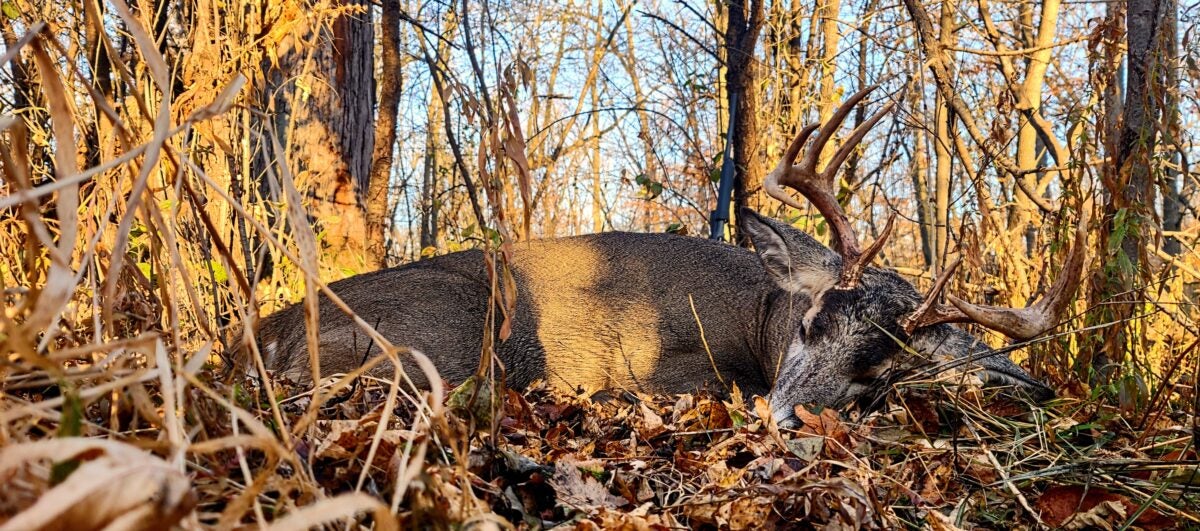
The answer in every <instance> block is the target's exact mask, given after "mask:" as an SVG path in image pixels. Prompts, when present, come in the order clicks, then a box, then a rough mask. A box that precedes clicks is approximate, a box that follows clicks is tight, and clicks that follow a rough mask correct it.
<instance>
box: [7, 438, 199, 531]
mask: <svg viewBox="0 0 1200 531" xmlns="http://www.w3.org/2000/svg"><path fill="white" fill-rule="evenodd" d="M72 460H79V461H82V464H80V465H79V467H78V468H77V469H76V470H75V471H74V472H72V473H71V474H70V475H69V476H67V477H66V479H65V480H63V481H62V482H61V483H59V484H57V485H55V486H53V487H51V488H48V490H45V491H42V492H36V493H32V494H35V495H37V496H38V497H37V501H36V502H34V503H33V505H31V506H29V507H27V508H25V509H24V510H22V511H21V512H20V513H18V514H16V515H14V516H13V517H12V518H10V519H8V520H7V521H6V522H4V523H3V525H0V530H3V531H10V530H11V531H16V530H32V529H139V530H140V529H166V528H169V527H171V526H173V525H175V524H176V523H178V522H179V521H180V520H182V519H183V517H184V516H187V514H188V513H190V512H191V511H192V508H193V507H195V505H196V495H195V493H193V492H192V489H191V484H190V481H189V479H188V477H187V476H185V475H184V474H183V473H181V472H180V471H179V470H178V469H176V468H174V467H172V466H170V465H168V464H167V463H166V462H165V461H163V460H162V459H159V458H158V457H155V456H153V455H151V454H149V453H146V452H144V451H142V450H139V449H137V448H134V447H132V446H129V445H127V444H124V443H120V442H116V441H108V440H93V439H83V438H64V439H50V440H44V441H38V442H32V443H25V444H18V445H14V446H10V447H8V448H5V449H4V450H0V481H3V485H2V486H0V489H3V491H4V492H5V493H6V495H15V494H16V493H17V491H20V490H22V489H25V488H28V487H29V486H30V485H36V486H40V487H48V486H49V485H50V481H49V475H50V473H51V470H52V467H51V466H49V465H50V464H51V463H63V462H69V461H72ZM114 485H120V486H121V488H113V486H114ZM26 494H29V493H26Z"/></svg>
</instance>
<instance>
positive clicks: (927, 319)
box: [900, 256, 971, 335]
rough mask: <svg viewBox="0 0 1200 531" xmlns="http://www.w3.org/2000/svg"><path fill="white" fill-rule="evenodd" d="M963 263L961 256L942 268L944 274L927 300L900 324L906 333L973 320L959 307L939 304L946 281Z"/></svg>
mask: <svg viewBox="0 0 1200 531" xmlns="http://www.w3.org/2000/svg"><path fill="white" fill-rule="evenodd" d="M961 263H962V257H961V256H960V257H958V258H955V259H954V261H953V262H950V265H948V266H946V269H944V270H942V274H941V275H940V276H938V277H937V280H936V281H934V283H933V288H930V290H929V294H928V295H926V296H925V301H924V302H922V303H921V305H920V306H917V309H916V310H913V313H911V314H909V315H908V317H905V318H904V320H903V321H901V322H900V326H902V327H903V328H904V333H905V334H908V335H912V333H913V330H916V329H918V328H924V327H926V326H933V325H935V324H942V323H963V322H967V321H970V320H971V318H970V317H967V314H965V313H962V312H961V311H959V310H958V308H955V307H953V306H946V305H945V304H938V302H937V299H938V294H940V293H941V292H942V289H944V288H945V287H946V282H949V281H950V278H951V277H953V276H954V270H955V269H958V266H959V264H961Z"/></svg>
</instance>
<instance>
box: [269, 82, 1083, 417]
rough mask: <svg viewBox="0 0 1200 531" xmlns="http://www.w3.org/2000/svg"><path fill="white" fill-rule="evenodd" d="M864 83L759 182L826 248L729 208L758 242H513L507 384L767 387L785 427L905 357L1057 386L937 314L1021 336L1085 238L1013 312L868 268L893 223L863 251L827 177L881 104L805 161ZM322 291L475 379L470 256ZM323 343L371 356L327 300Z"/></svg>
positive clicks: (1053, 307) (286, 359)
mask: <svg viewBox="0 0 1200 531" xmlns="http://www.w3.org/2000/svg"><path fill="white" fill-rule="evenodd" d="M870 90H871V89H866V90H863V91H861V92H859V93H857V94H855V95H854V96H852V97H851V98H850V99H849V100H847V101H846V102H845V104H843V105H842V106H841V108H839V109H838V110H837V112H835V113H834V115H833V117H832V119H831V120H830V121H829V122H828V123H826V124H824V126H822V127H818V126H815V125H814V126H809V127H806V128H804V129H803V130H802V131H801V132H800V133H799V135H798V136H797V137H796V139H795V140H794V141H793V142H792V144H791V146H790V147H789V148H788V150H787V152H786V154H785V156H784V158H783V160H781V161H780V162H779V165H778V166H777V167H776V168H775V169H774V171H772V172H771V173H770V174H769V175H768V177H767V178H766V183H765V187H766V190H767V191H768V193H769V194H770V195H771V196H772V197H775V198H778V199H780V200H781V201H783V202H785V203H787V204H789V205H793V206H799V205H798V204H797V203H796V201H795V200H794V199H793V198H792V197H790V196H789V195H788V194H787V192H786V190H785V188H784V187H789V188H792V189H795V190H797V191H799V192H800V193H801V194H802V195H803V196H804V197H806V198H807V199H808V200H809V201H810V202H811V203H812V204H813V205H815V206H816V208H817V209H818V210H819V211H820V213H821V214H822V216H823V217H824V218H825V219H826V221H827V222H828V225H829V227H830V228H831V230H832V234H833V246H834V249H830V248H828V247H825V246H824V245H822V244H820V243H819V242H817V241H816V240H815V239H813V238H812V237H810V236H809V235H807V234H805V233H803V232H801V231H799V230H797V229H794V228H792V227H790V226H788V225H786V224H784V223H780V222H778V221H775V220H772V219H768V218H765V217H762V216H760V215H758V214H757V213H755V212H753V211H750V210H742V211H741V212H739V213H738V214H739V215H738V220H739V227H740V230H742V231H744V232H745V233H746V234H747V235H748V236H749V237H750V239H751V241H752V242H753V243H754V247H755V249H756V252H751V251H748V250H745V249H741V248H738V247H734V246H731V245H727V244H723V243H718V242H714V241H710V240H703V239H698V238H689V237H684V236H677V235H672V234H635V233H625V232H612V233H605V234H595V235H590V236H578V237H571V238H560V239H552V240H541V241H533V242H527V243H518V244H516V245H515V246H514V253H513V259H512V263H511V267H512V271H513V274H514V276H515V278H516V283H517V292H518V294H517V307H516V314H515V316H514V317H513V319H514V321H513V328H512V335H511V337H510V338H509V339H508V340H507V341H504V342H503V343H500V344H499V345H498V346H497V348H496V352H497V354H498V356H499V358H500V360H501V362H502V363H503V364H504V366H505V368H506V372H507V377H508V384H509V385H510V386H513V387H516V388H521V387H523V386H526V385H528V384H529V383H530V382H532V381H534V380H537V379H545V380H547V381H549V382H550V383H552V384H554V385H556V386H559V387H563V388H569V389H579V388H589V389H592V390H598V389H603V388H608V389H630V390H642V391H655V392H688V391H694V390H696V389H697V388H700V387H704V386H707V387H709V388H710V389H716V390H718V391H719V390H720V389H721V388H720V383H721V382H725V383H728V382H736V383H737V385H738V386H739V387H740V388H741V389H742V390H743V391H745V392H747V393H753V394H761V395H764V396H768V397H769V399H770V401H771V403H772V408H773V415H774V416H775V417H776V419H777V420H779V421H780V422H784V423H789V422H793V418H792V417H793V408H794V406H795V405H796V404H807V403H816V404H823V405H827V406H837V405H841V404H844V403H846V402H848V401H851V400H853V399H855V398H857V397H859V396H860V395H862V394H863V393H864V392H865V391H866V390H867V389H869V388H870V386H872V385H873V384H875V383H877V382H880V381H882V380H884V379H886V378H887V377H888V375H889V374H893V373H894V371H895V370H897V369H911V368H913V367H915V366H918V365H919V364H925V365H935V366H936V364H947V363H948V364H957V365H964V366H966V367H968V368H972V369H979V372H980V374H981V376H982V378H983V380H985V381H986V382H991V383H999V384H1003V385H1014V386H1016V387H1018V388H1019V389H1021V390H1023V391H1024V392H1025V393H1026V394H1028V395H1029V396H1032V397H1033V398H1035V399H1039V400H1041V399H1045V398H1048V397H1050V396H1053V392H1052V391H1050V389H1048V388H1047V387H1045V386H1044V385H1042V384H1041V383H1039V382H1038V381H1036V380H1034V379H1033V378H1031V377H1030V376H1029V375H1028V374H1027V373H1026V372H1025V371H1024V370H1022V369H1021V368H1020V367H1018V366H1017V365H1015V364H1014V363H1012V362H1011V361H1010V360H1009V359H1008V357H1007V356H1005V355H1004V354H1001V353H996V352H993V351H992V350H991V349H990V348H988V346H987V345H986V344H984V343H983V342H981V341H980V340H978V339H976V338H975V337H972V336H971V335H969V334H967V333H966V332H964V331H962V330H959V329H958V328H956V327H954V326H952V325H950V324H948V323H950V322H965V321H974V322H977V323H979V324H981V325H984V326H987V327H991V328H994V329H996V330H999V331H1001V332H1004V333H1006V334H1008V335H1009V336H1012V337H1014V338H1020V339H1027V338H1030V337H1033V336H1036V335H1038V334H1041V333H1043V332H1045V331H1047V330H1048V329H1050V328H1051V327H1053V326H1055V325H1056V324H1058V322H1059V320H1060V318H1061V317H1062V313H1063V311H1064V310H1065V308H1066V307H1067V305H1068V303H1069V302H1070V300H1071V297H1073V294H1074V291H1075V288H1076V287H1077V285H1078V283H1079V279H1080V275H1081V271H1082V268H1083V253H1084V245H1083V243H1082V240H1080V241H1077V242H1076V243H1075V248H1074V249H1073V250H1072V253H1071V259H1070V261H1069V263H1068V266H1067V267H1066V268H1065V269H1064V270H1063V271H1062V272H1061V273H1060V277H1059V278H1058V280H1057V282H1056V283H1055V284H1054V287H1053V288H1052V289H1051V290H1050V291H1049V292H1048V294H1047V296H1046V297H1045V298H1044V299H1043V300H1041V301H1039V302H1037V303H1036V304H1034V305H1033V306H1031V307H1029V308H1026V309H1023V310H1010V309H1001V308H993V307H983V306H976V305H971V304H968V303H966V302H964V301H962V300H959V299H957V298H953V297H950V298H949V300H950V302H951V303H952V304H953V306H945V305H940V304H937V303H936V300H937V294H938V291H939V290H940V289H941V288H942V286H944V285H945V280H946V279H947V278H949V275H950V273H952V269H950V270H947V271H945V272H943V274H942V276H941V278H940V279H939V281H938V282H937V284H936V286H935V289H934V290H933V291H932V292H931V293H930V294H929V296H928V298H926V299H925V300H922V299H923V298H922V296H921V295H920V294H919V293H918V292H917V290H916V289H915V288H914V287H913V286H912V284H910V283H909V282H907V281H905V280H904V279H903V278H901V277H900V276H899V275H897V274H895V273H893V272H891V271H887V270H884V269H879V268H875V267H871V266H870V262H871V258H872V257H873V256H874V255H875V254H876V253H877V252H878V251H879V249H880V247H881V246H882V245H883V243H884V241H885V239H886V238H887V235H888V234H889V232H890V230H891V227H892V220H891V219H889V220H888V224H887V226H886V228H885V229H884V230H883V232H882V234H881V236H880V237H879V238H878V240H877V241H876V242H875V243H873V244H872V245H871V246H870V247H868V248H866V249H865V250H863V249H862V248H861V247H860V246H859V243H858V238H857V237H856V236H855V233H854V231H853V230H852V228H851V223H850V221H849V220H848V219H847V217H846V215H845V213H844V212H843V210H842V208H841V206H840V205H839V204H838V202H837V200H836V198H835V195H834V182H835V180H834V179H835V177H836V174H837V171H838V167H839V166H840V165H841V164H842V162H843V161H844V160H845V159H846V157H847V156H848V155H849V154H850V151H851V150H852V149H854V147H855V146H856V145H857V144H858V143H859V142H860V141H861V140H862V138H863V136H864V135H865V134H866V132H867V131H868V130H869V129H870V128H871V127H872V126H874V125H875V123H876V122H878V121H879V120H880V118H882V117H883V115H884V114H885V113H886V112H888V110H890V107H889V108H888V109H884V110H883V111H881V112H879V113H878V114H876V115H875V116H873V117H871V118H870V119H869V120H868V121H866V122H865V123H863V124H862V125H861V126H859V127H858V128H857V129H856V130H854V132H853V133H851V134H850V136H849V137H848V138H847V140H846V142H845V143H844V144H843V145H842V146H841V147H839V148H838V149H837V150H836V151H835V154H834V156H833V157H832V159H831V161H830V163H829V164H828V165H827V167H826V168H824V169H823V170H822V171H817V154H818V153H819V152H820V151H821V148H822V147H823V146H824V145H825V144H827V143H828V142H829V141H830V139H831V138H832V137H833V136H834V133H835V132H836V131H837V129H838V128H839V127H840V125H841V123H842V121H843V120H844V119H845V117H846V115H847V114H848V113H849V111H850V110H851V109H852V108H853V107H854V106H855V105H857V104H858V103H859V102H860V101H861V100H862V99H863V98H864V97H865V96H866V95H867V93H869V92H870ZM814 132H816V133H817V136H816V139H815V141H814V142H813V144H812V146H810V147H809V149H808V151H807V153H806V154H805V156H804V158H803V159H802V160H801V162H800V163H798V164H797V163H796V162H795V161H796V159H797V157H798V156H799V155H800V153H801V151H802V148H804V145H805V144H806V142H807V141H808V139H809V137H810V136H812V134H813V133H814ZM330 288H331V289H332V290H333V291H335V292H336V293H337V294H338V295H339V296H340V297H341V298H342V299H343V300H344V301H345V302H346V303H347V304H348V305H349V306H350V307H351V308H352V309H353V310H354V311H355V312H356V313H357V314H358V315H360V316H361V317H362V318H363V319H364V320H365V321H366V322H368V323H371V324H373V325H375V326H376V328H377V329H378V330H379V331H380V332H381V333H382V334H383V335H384V336H385V337H387V338H388V339H389V340H390V341H392V342H393V343H395V344H397V345H404V346H408V347H412V348H414V349H419V350H421V351H422V352H424V353H425V354H426V355H428V356H429V357H430V358H431V359H432V361H433V363H434V364H435V365H436V366H437V368H438V371H439V372H440V374H441V375H442V377H444V378H446V379H447V380H449V381H450V382H452V383H457V382H461V381H463V380H465V379H466V378H468V377H469V376H471V375H472V374H474V373H475V371H476V364H477V363H478V360H479V351H480V348H481V345H482V342H483V334H484V333H485V330H484V326H485V324H484V323H485V314H486V312H487V309H488V308H487V305H488V304H489V297H488V295H489V282H488V278H487V274H486V272H485V270H484V260H483V255H482V253H481V252H480V251H464V252H458V253H453V254H449V255H445V256H439V257H436V258H432V259H429V260H423V261H420V262H416V263H411V264H407V265H403V266H400V267H396V268H392V269H387V270H383V271H377V272H374V273H368V274H363V275H359V276H356V277H353V278H349V279H346V280H343V281H340V282H336V283H334V284H331V285H330ZM689 298H692V299H694V301H695V306H694V307H695V310H694V312H693V306H692V304H691V303H690V301H689ZM304 323H305V320H304V312H303V308H302V307H300V306H292V307H290V308H287V309H285V310H282V311H280V312H278V313H276V314H274V315H271V316H270V317H268V318H266V319H265V320H264V321H263V323H262V325H261V326H260V327H259V329H258V332H257V338H258V342H259V345H260V346H261V347H262V349H263V351H264V352H265V356H266V358H267V359H266V362H267V367H268V369H273V370H275V371H278V372H281V373H283V374H285V375H288V376H289V377H291V378H293V379H297V380H304V379H306V378H307V377H308V375H309V372H310V371H309V368H308V359H309V357H308V354H307V352H306V346H305V344H306V343H305V341H306V340H305V328H304V327H305V324H304ZM701 325H702V326H703V334H702V333H701ZM320 348H321V352H320V360H321V371H322V373H323V374H326V375H327V374H333V373H339V372H348V371H350V370H352V369H354V368H356V367H358V366H360V365H361V364H363V363H364V361H365V360H366V359H368V356H373V355H376V354H378V349H376V350H375V352H374V353H372V352H371V345H370V344H369V341H368V340H367V339H366V336H364V335H363V334H362V333H361V332H359V331H358V328H357V326H356V325H355V323H354V322H353V321H352V320H351V319H350V318H348V317H347V316H346V315H344V314H343V313H342V312H340V311H339V310H337V309H336V308H334V307H333V306H332V305H331V304H328V303H323V304H322V305H321V311H320ZM912 352H916V353H919V355H913V354H911V353H912ZM957 362H961V363H957ZM404 363H406V364H407V361H405V362H404ZM405 368H406V369H408V374H409V375H411V376H412V377H413V378H415V379H417V383H418V384H423V383H426V382H423V381H421V380H420V375H421V372H420V371H419V370H415V366H406V367H405ZM381 370H383V371H388V370H390V369H389V368H386V367H384V368H382V369H381ZM718 374H719V375H720V376H718Z"/></svg>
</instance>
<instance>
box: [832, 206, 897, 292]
mask: <svg viewBox="0 0 1200 531" xmlns="http://www.w3.org/2000/svg"><path fill="white" fill-rule="evenodd" d="M895 221H896V213H895V212H892V213H891V214H888V219H887V223H885V224H884V225H883V231H881V232H880V233H879V237H878V238H875V241H874V242H872V243H871V246H870V247H867V250H865V251H862V252H860V253H858V255H857V256H853V254H854V253H853V251H856V250H857V249H853V250H852V249H845V250H844V251H843V258H842V278H841V282H839V283H838V285H839V286H841V287H844V288H851V287H854V286H857V285H858V281H859V279H861V278H862V274H863V270H865V269H866V268H867V266H869V265H871V260H872V259H874V258H875V255H877V254H879V251H880V250H881V249H883V244H884V243H886V242H887V240H888V237H890V236H891V235H892V225H893V224H894V222H895ZM851 234H853V233H851ZM855 244H856V247H857V242H855Z"/></svg>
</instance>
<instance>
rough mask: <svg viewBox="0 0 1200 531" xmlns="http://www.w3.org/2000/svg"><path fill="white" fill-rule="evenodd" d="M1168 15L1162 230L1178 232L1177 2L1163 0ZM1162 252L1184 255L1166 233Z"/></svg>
mask: <svg viewBox="0 0 1200 531" xmlns="http://www.w3.org/2000/svg"><path fill="white" fill-rule="evenodd" d="M1166 3H1167V14H1166V17H1165V20H1164V27H1163V36H1162V46H1163V50H1162V54H1163V57H1164V59H1165V63H1166V64H1165V66H1166V81H1167V84H1166V86H1165V87H1163V90H1162V93H1163V95H1164V98H1163V99H1164V108H1163V124H1164V125H1165V126H1166V128H1165V130H1164V131H1163V138H1164V140H1165V141H1166V142H1169V143H1170V145H1168V146H1167V148H1168V149H1169V153H1171V156H1170V162H1171V166H1172V167H1170V168H1167V170H1166V172H1165V173H1166V175H1165V177H1164V181H1163V186H1162V189H1163V199H1162V212H1163V231H1164V232H1177V231H1179V230H1180V229H1181V228H1182V226H1183V208H1184V203H1183V197H1182V195H1181V193H1180V192H1181V191H1180V186H1181V185H1182V184H1183V183H1182V180H1183V172H1182V171H1180V165H1181V164H1182V162H1183V160H1182V157H1181V148H1180V146H1181V145H1182V142H1183V140H1182V139H1181V138H1180V135H1181V133H1182V132H1183V131H1182V128H1181V127H1180V122H1181V116H1180V111H1179V89H1180V85H1179V69H1180V67H1181V66H1182V65H1180V63H1179V33H1178V32H1179V5H1178V1H1177V0H1166ZM1163 251H1164V252H1166V253H1167V254H1169V255H1172V256H1176V255H1178V254H1180V253H1181V252H1183V248H1182V246H1181V245H1180V242H1179V238H1176V237H1175V236H1172V235H1170V234H1168V235H1167V236H1166V237H1165V238H1163Z"/></svg>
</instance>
